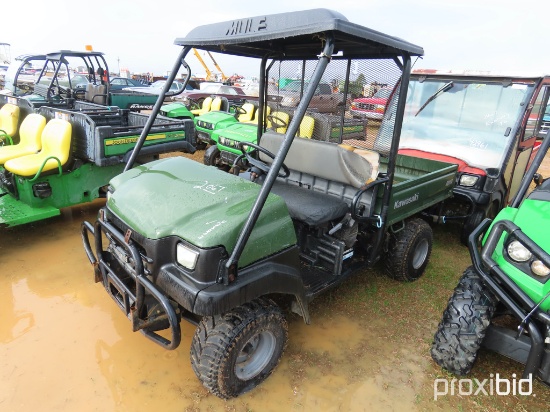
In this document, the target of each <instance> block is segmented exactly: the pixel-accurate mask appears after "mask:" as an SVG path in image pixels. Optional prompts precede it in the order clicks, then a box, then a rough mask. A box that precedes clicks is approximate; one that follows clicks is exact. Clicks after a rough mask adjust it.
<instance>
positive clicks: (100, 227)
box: [81, 219, 181, 350]
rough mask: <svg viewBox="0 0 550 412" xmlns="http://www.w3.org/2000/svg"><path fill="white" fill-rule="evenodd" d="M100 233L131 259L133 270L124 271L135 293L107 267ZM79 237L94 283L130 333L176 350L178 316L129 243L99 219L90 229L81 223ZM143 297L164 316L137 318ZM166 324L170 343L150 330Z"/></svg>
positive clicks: (134, 248)
mask: <svg viewBox="0 0 550 412" xmlns="http://www.w3.org/2000/svg"><path fill="white" fill-rule="evenodd" d="M90 233H91V234H92V235H93V236H94V240H95V242H94V246H95V253H94V250H93V249H92V247H91V245H90V239H89V234H90ZM102 233H104V234H108V235H109V236H110V238H111V239H112V241H114V242H116V243H117V245H118V246H120V247H122V248H123V249H124V250H125V251H126V253H127V254H128V256H130V257H131V259H132V261H133V263H134V270H133V271H125V273H126V274H129V275H130V276H131V277H132V278H133V280H134V282H135V291H133V290H130V288H129V287H128V286H127V285H126V284H125V283H124V282H123V281H122V280H121V278H120V277H119V276H118V275H117V274H116V273H115V272H114V271H113V269H112V268H111V266H110V265H109V264H108V261H109V259H108V256H110V255H111V253H110V252H108V251H105V250H103V242H102ZM81 234H82V241H83V243H84V250H85V251H86V255H87V256H88V260H89V261H90V263H91V264H92V265H93V267H94V274H95V281H96V282H102V283H103V287H104V288H105V290H106V291H107V293H108V294H109V295H110V296H111V297H112V298H113V300H114V301H115V302H116V303H117V305H118V306H119V307H120V309H121V310H122V311H123V312H124V313H125V314H126V316H127V317H128V318H129V319H130V320H131V321H132V329H133V331H134V332H136V331H138V330H139V331H140V332H141V333H143V334H144V335H145V336H146V337H148V338H149V339H151V340H152V341H153V342H155V343H157V344H159V345H160V346H162V347H163V348H165V349H168V350H173V349H176V348H177V347H178V346H179V344H180V342H181V328H180V322H179V316H178V314H177V313H176V309H174V307H173V306H172V305H171V303H170V301H169V300H168V298H167V297H166V296H164V295H163V294H162V293H161V292H160V291H159V289H158V288H157V287H156V286H155V285H154V284H153V283H152V282H151V281H150V280H149V279H148V278H147V277H146V276H145V271H144V268H143V261H142V259H141V255H140V253H139V251H138V250H137V248H136V246H135V245H134V244H133V242H132V241H131V240H130V239H128V241H127V240H126V239H125V237H124V236H123V235H122V234H121V233H120V231H119V230H118V229H117V228H116V227H114V226H113V225H111V224H110V223H109V222H106V221H104V220H103V219H98V220H97V221H96V222H95V225H93V226H92V224H91V223H89V222H83V223H82V226H81ZM113 288H114V290H113ZM114 291H116V292H117V293H118V296H117V295H115V293H114ZM146 296H150V297H152V298H153V299H154V300H155V301H156V302H158V304H159V305H160V306H161V307H162V309H163V310H164V315H161V316H158V317H156V318H155V319H143V318H141V317H140V313H142V311H143V309H144V307H145V298H146ZM166 320H167V321H168V324H169V327H168V329H170V333H171V339H170V340H168V339H166V338H164V337H163V336H161V335H159V334H158V333H155V332H154V331H152V330H150V329H152V327H153V326H154V324H156V323H159V322H163V321H166ZM149 328H150V329H149Z"/></svg>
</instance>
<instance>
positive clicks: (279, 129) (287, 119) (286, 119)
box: [267, 111, 290, 133]
mask: <svg viewBox="0 0 550 412" xmlns="http://www.w3.org/2000/svg"><path fill="white" fill-rule="evenodd" d="M271 117H272V118H273V117H275V118H277V120H275V122H277V121H282V122H284V123H285V126H280V127H277V125H274V124H272V123H274V122H271V121H269V120H268V121H267V127H269V128H270V129H273V130H275V131H276V132H277V133H285V132H286V129H287V127H288V124H289V123H290V116H289V115H288V113H285V112H277V111H275V112H273V113H271Z"/></svg>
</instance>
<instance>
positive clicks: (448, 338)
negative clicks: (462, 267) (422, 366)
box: [431, 267, 497, 375]
mask: <svg viewBox="0 0 550 412" xmlns="http://www.w3.org/2000/svg"><path fill="white" fill-rule="evenodd" d="M496 306H497V299H496V298H495V296H494V295H493V294H492V292H491V291H489V290H488V289H487V288H486V287H485V286H484V285H483V283H482V282H481V279H480V277H479V275H478V274H477V273H476V271H475V270H474V268H473V267H469V268H468V269H466V271H465V272H464V274H463V275H462V277H461V278H460V281H459V283H458V285H457V287H456V288H455V290H454V293H453V295H452V296H451V298H450V299H449V303H448V304H447V308H446V309H445V311H444V312H443V319H442V320H441V322H440V323H439V326H438V328H437V332H436V333H435V336H434V342H433V344H432V349H431V355H432V358H433V360H434V361H435V362H436V363H437V364H438V365H439V366H441V367H443V368H444V369H447V370H448V371H449V372H452V373H454V374H456V375H466V374H467V373H469V372H470V370H471V369H472V367H473V365H474V363H475V360H476V358H477V353H478V351H479V348H480V347H481V343H482V342H483V339H484V338H485V333H486V332H487V328H488V327H489V325H490V324H491V319H492V318H493V315H494V313H495V309H496Z"/></svg>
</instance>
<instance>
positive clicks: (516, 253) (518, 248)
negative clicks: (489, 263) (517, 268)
mask: <svg viewBox="0 0 550 412" xmlns="http://www.w3.org/2000/svg"><path fill="white" fill-rule="evenodd" d="M508 255H509V256H510V258H511V259H512V260H515V261H516V262H527V261H528V260H529V259H531V256H533V255H532V254H531V252H529V250H528V249H527V248H526V247H525V246H523V245H522V244H521V243H520V242H519V241H517V240H514V241H513V242H510V244H509V245H508Z"/></svg>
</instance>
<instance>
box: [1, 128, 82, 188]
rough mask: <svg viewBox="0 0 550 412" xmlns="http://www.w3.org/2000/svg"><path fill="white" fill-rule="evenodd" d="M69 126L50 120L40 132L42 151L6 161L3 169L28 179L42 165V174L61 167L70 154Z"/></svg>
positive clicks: (70, 131) (70, 130)
mask: <svg viewBox="0 0 550 412" xmlns="http://www.w3.org/2000/svg"><path fill="white" fill-rule="evenodd" d="M71 133H72V126H71V124H70V123H69V122H68V121H66V120H62V119H52V120H50V121H49V122H48V123H47V124H46V127H44V130H43V131H42V139H41V140H42V150H41V151H40V152H39V153H36V154H30V155H27V156H22V157H17V158H15V159H11V160H8V161H7V162H6V163H5V164H4V168H5V169H6V170H9V171H10V172H12V173H13V174H15V175H18V176H25V177H30V176H34V175H36V173H37V172H38V171H39V170H40V168H41V167H42V165H44V167H43V168H42V172H47V171H49V170H54V169H57V168H58V167H63V165H64V164H65V163H67V161H68V160H69V155H70V152H71Z"/></svg>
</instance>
